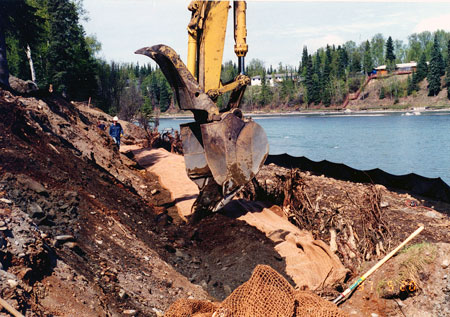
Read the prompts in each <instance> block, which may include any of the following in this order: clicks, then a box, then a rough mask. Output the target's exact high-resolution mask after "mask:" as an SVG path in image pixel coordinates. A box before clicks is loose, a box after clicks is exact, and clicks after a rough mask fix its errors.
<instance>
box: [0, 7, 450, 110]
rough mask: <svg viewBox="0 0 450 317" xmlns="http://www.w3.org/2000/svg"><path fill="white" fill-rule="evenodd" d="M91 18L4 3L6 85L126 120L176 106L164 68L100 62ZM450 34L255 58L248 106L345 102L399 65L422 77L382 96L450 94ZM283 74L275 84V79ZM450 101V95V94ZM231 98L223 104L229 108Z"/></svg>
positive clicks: (0, 79) (0, 67)
mask: <svg viewBox="0 0 450 317" xmlns="http://www.w3.org/2000/svg"><path fill="white" fill-rule="evenodd" d="M83 18H85V12H84V10H83V8H82V3H81V1H80V0H78V1H71V0H52V1H48V0H3V1H1V2H0V85H3V86H5V85H7V84H8V81H7V78H8V74H9V72H10V73H11V74H13V75H15V76H16V77H19V78H21V79H25V80H26V79H31V80H33V81H34V82H36V83H37V84H38V86H39V87H41V88H43V89H48V88H49V87H50V85H51V87H52V88H53V91H56V92H58V93H60V94H62V95H64V96H66V97H67V98H70V99H71V100H87V99H88V98H92V99H93V103H95V104H96V105H97V106H98V107H100V108H101V109H102V110H104V111H106V112H108V113H110V114H119V115H120V116H121V118H124V119H131V118H136V117H139V116H140V117H149V116H151V113H152V111H153V109H157V111H167V110H168V109H169V108H171V107H174V98H173V92H172V91H171V89H170V86H169V84H168V82H167V80H166V79H165V77H164V75H163V74H162V72H161V70H160V69H159V68H158V67H152V66H150V64H147V65H137V64H136V65H134V64H125V63H120V64H119V63H115V62H107V61H104V60H102V59H99V58H96V54H97V53H98V52H99V51H100V50H101V44H100V43H99V42H98V41H97V40H96V38H95V37H93V36H86V34H85V32H84V30H83V27H82V26H81V24H80V19H83ZM449 40H450V33H447V32H445V31H442V30H440V31H436V32H434V33H431V32H427V31H426V32H421V33H414V34H412V35H410V36H409V37H408V41H407V43H403V42H402V41H400V40H393V39H392V38H391V37H388V38H387V39H385V38H384V36H383V35H382V34H376V35H375V36H373V37H372V38H371V39H370V40H369V39H368V40H366V41H363V42H361V43H360V44H359V45H357V44H356V43H355V42H353V41H348V42H346V43H344V44H343V45H338V46H336V45H326V47H323V48H319V49H317V50H316V51H315V52H309V51H308V48H307V47H306V46H304V47H303V50H302V52H301V53H300V52H299V53H300V54H299V64H298V66H297V67H293V66H287V65H282V64H281V63H279V65H278V66H277V67H273V66H272V65H270V66H269V67H265V65H264V62H263V61H262V60H259V59H253V60H251V61H250V62H249V63H248V65H247V67H246V72H247V75H248V76H250V77H253V76H256V75H259V76H260V78H261V85H260V86H250V87H248V88H247V90H246V92H245V95H244V98H243V101H242V107H243V108H244V109H246V110H258V109H262V108H267V107H274V108H276V107H278V106H280V105H287V106H294V105H299V104H303V106H305V107H308V106H309V105H312V104H316V105H323V106H325V107H327V106H330V105H339V104H342V103H343V102H344V100H345V98H346V96H347V95H348V94H349V93H352V92H355V91H357V90H358V89H360V88H361V86H362V84H363V82H364V81H365V80H366V78H367V76H368V75H369V74H370V73H371V72H372V70H373V68H374V67H376V66H380V65H383V64H385V65H386V68H387V70H388V71H393V70H394V69H395V65H396V64H397V63H403V62H410V61H417V62H418V66H417V70H416V72H414V73H412V75H411V76H410V77H409V78H408V80H407V81H406V82H405V83H398V82H396V81H394V80H392V81H387V83H389V84H385V85H382V87H381V88H380V92H379V93H380V96H379V97H380V98H385V97H394V98H398V97H401V96H404V95H409V94H414V92H417V91H418V90H419V83H420V82H421V81H423V80H424V79H425V78H426V79H427V81H428V90H429V95H430V96H434V95H436V94H438V93H439V91H440V90H441V88H442V86H443V85H442V83H441V79H442V76H444V75H445V74H446V77H445V80H444V81H445V84H444V86H445V85H446V86H447V89H450V88H449V86H450V85H448V83H450V75H449V69H450V62H449V55H450V54H449V50H450V48H449V47H450V42H449ZM237 74H238V69H237V66H236V64H235V63H233V62H231V61H229V62H226V63H224V65H223V66H222V81H223V82H228V81H229V80H231V79H233V78H234V77H235V76H236V75H237ZM275 74H282V76H283V80H281V81H279V82H277V84H276V85H275V86H271V85H269V84H268V83H267V78H268V76H269V75H270V76H275ZM449 96H450V93H449ZM227 99H228V95H227V94H225V95H224V96H221V97H220V98H219V99H218V102H217V103H218V106H219V107H224V106H225V105H226V103H227Z"/></svg>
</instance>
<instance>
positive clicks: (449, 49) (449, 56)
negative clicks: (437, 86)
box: [445, 40, 450, 99]
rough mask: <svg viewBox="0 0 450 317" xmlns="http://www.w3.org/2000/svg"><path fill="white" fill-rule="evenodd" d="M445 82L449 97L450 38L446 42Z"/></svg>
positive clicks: (449, 96) (449, 97)
mask: <svg viewBox="0 0 450 317" xmlns="http://www.w3.org/2000/svg"><path fill="white" fill-rule="evenodd" d="M445 84H446V86H447V98H448V99H450V40H448V43H447V73H446V75H445Z"/></svg>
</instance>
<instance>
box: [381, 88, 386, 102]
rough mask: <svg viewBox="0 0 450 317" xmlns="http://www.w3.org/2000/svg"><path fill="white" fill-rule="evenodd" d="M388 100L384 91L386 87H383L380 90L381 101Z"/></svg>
mask: <svg viewBox="0 0 450 317" xmlns="http://www.w3.org/2000/svg"><path fill="white" fill-rule="evenodd" d="M384 98H386V93H385V91H384V86H381V88H380V99H384Z"/></svg>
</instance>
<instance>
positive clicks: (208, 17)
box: [136, 1, 269, 213]
mask: <svg viewBox="0 0 450 317" xmlns="http://www.w3.org/2000/svg"><path fill="white" fill-rule="evenodd" d="M188 9H189V10H190V11H192V17H191V21H190V23H189V25H188V65H187V66H186V65H185V64H184V63H183V61H182V60H181V59H180V57H179V56H178V54H177V53H176V52H175V51H174V50H173V49H172V48H170V47H168V46H166V45H155V46H152V47H145V48H142V49H140V50H138V51H136V54H143V55H147V56H149V57H150V58H152V59H153V60H155V62H156V63H157V64H158V65H159V67H160V68H161V71H162V72H163V73H164V75H165V76H166V78H167V80H168V82H169V84H170V85H171V87H172V89H173V91H174V94H175V97H176V100H177V103H178V105H179V107H180V109H182V110H190V111H192V113H193V114H194V119H195V122H191V123H187V124H183V125H181V126H180V132H181V140H182V143H183V152H184V159H185V164H186V171H187V174H188V176H189V178H190V179H191V180H192V181H194V182H195V183H196V184H197V186H198V187H199V190H200V193H199V196H198V197H197V200H196V201H195V203H194V205H193V213H197V212H200V211H217V210H219V209H220V208H222V207H223V206H225V204H227V203H228V202H229V201H230V200H231V199H232V198H233V196H234V195H235V194H236V193H237V192H238V191H239V190H240V189H241V188H242V187H243V186H244V185H245V184H246V183H248V182H249V181H250V180H251V179H252V178H253V177H254V176H255V175H256V174H257V173H258V171H259V169H260V168H261V166H262V165H263V163H264V161H265V159H266V157H267V155H268V153H269V144H268V141H267V136H266V134H265V132H264V130H263V129H262V127H261V126H260V125H258V124H257V123H256V122H254V121H253V120H252V119H251V118H244V116H243V114H242V112H241V110H240V109H239V105H240V102H241V99H242V97H243V95H244V92H245V88H246V86H247V85H248V84H249V83H250V78H249V77H248V76H246V75H245V74H244V69H245V67H244V58H245V55H246V53H247V51H248V46H247V44H246V33H247V31H246V26H245V13H246V3H245V2H244V1H234V24H235V32H234V38H235V46H234V50H235V53H236V55H237V56H238V60H239V63H238V65H239V72H240V74H239V75H238V76H237V77H236V78H235V79H234V80H233V81H231V82H229V83H222V82H221V80H220V74H221V66H222V57H223V50H224V43H225V32H226V26H227V19H228V10H229V9H230V4H229V1H192V2H191V3H190V4H189V7H188ZM226 92H230V98H229V101H228V104H227V106H226V107H225V108H224V109H222V110H219V108H218V107H217V104H216V101H217V98H218V97H219V96H220V95H222V94H224V93H226Z"/></svg>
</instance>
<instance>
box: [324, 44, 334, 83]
mask: <svg viewBox="0 0 450 317" xmlns="http://www.w3.org/2000/svg"><path fill="white" fill-rule="evenodd" d="M331 62H332V60H331V47H330V46H329V45H327V48H326V51H325V63H324V66H323V76H322V77H323V82H324V84H326V83H328V82H329V81H330V75H331Z"/></svg>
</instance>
